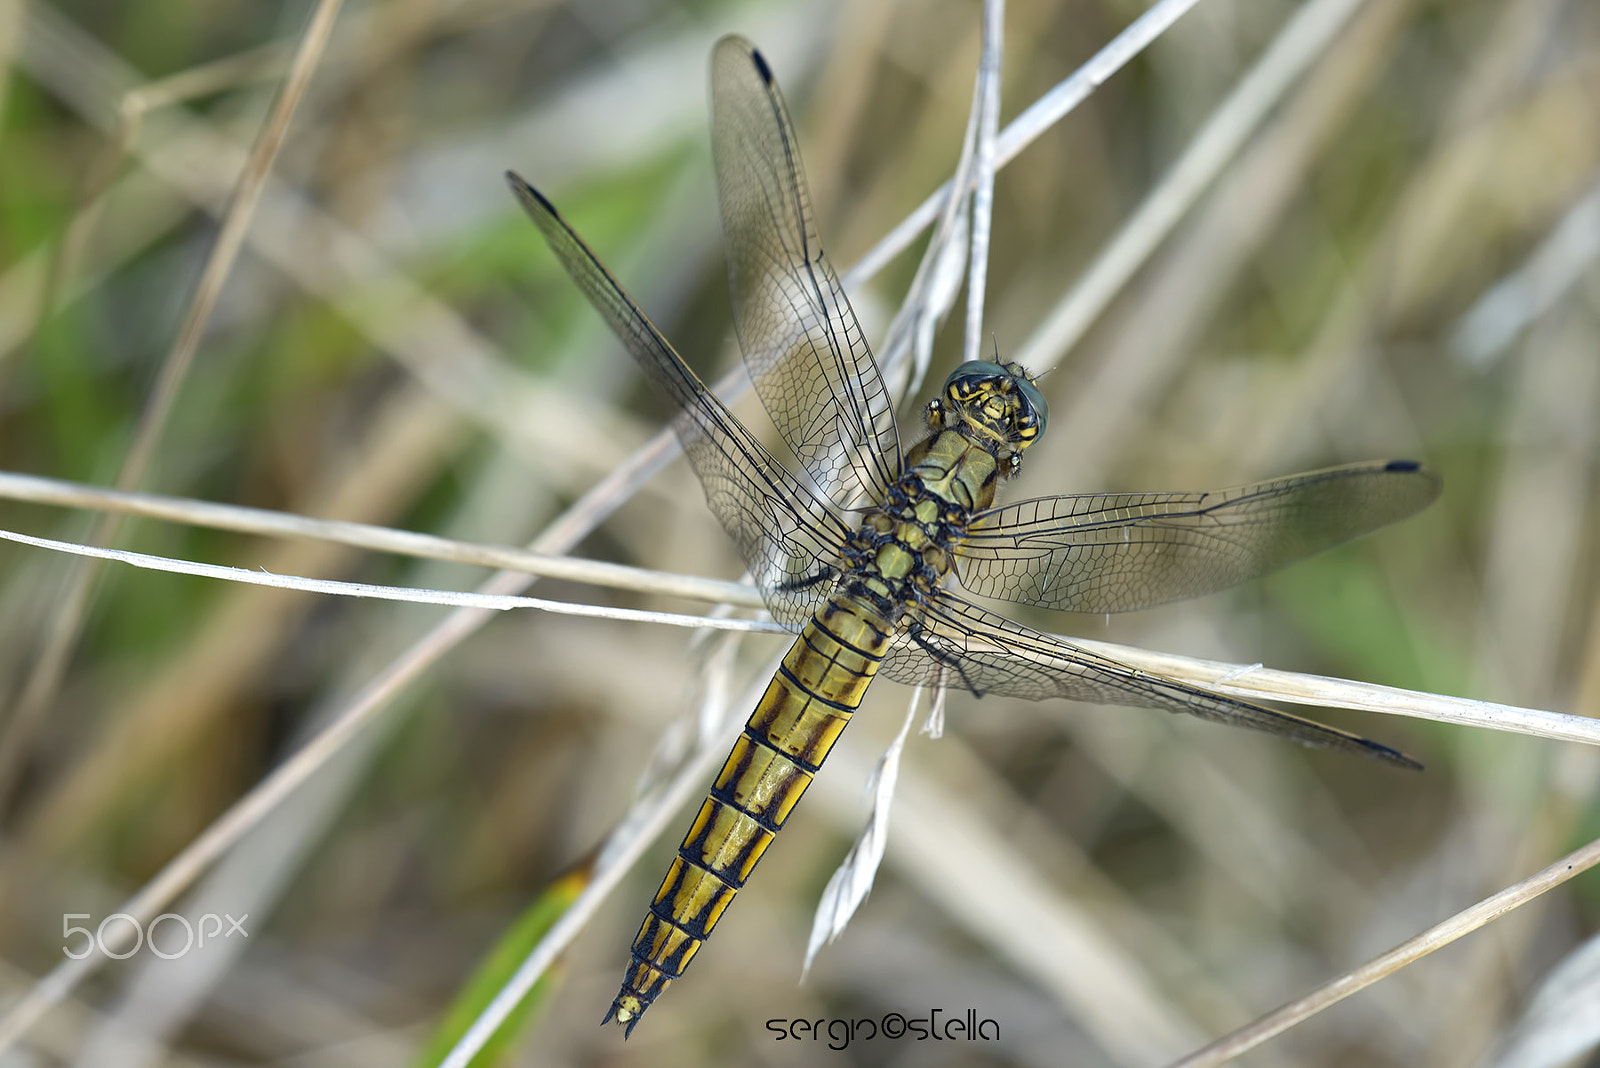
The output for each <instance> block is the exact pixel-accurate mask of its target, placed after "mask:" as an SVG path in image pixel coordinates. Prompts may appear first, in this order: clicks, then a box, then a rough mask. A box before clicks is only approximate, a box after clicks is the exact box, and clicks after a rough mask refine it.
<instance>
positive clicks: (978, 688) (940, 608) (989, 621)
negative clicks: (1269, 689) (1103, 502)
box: [879, 591, 1421, 768]
mask: <svg viewBox="0 0 1600 1068" xmlns="http://www.w3.org/2000/svg"><path fill="white" fill-rule="evenodd" d="M879 674H881V675H885V676H887V677H889V678H891V679H895V680H897V681H899V682H904V683H908V684H910V685H913V686H917V685H925V686H944V687H946V688H949V689H959V690H968V691H970V692H972V693H974V694H976V695H977V696H979V697H983V696H985V695H986V694H991V693H994V694H1001V695H1004V696H1007V697H1024V698H1028V699H1030V700H1041V699H1043V698H1046V697H1064V698H1066V699H1068V700H1069V701H1091V702H1096V703H1103V704H1111V705H1133V706H1136V707H1140V708H1160V709H1165V710H1166V711H1168V712H1186V713H1188V714H1189V715H1191V716H1198V717H1199V718H1201V719H1204V720H1210V721H1211V722H1213V723H1225V724H1228V725H1229V726H1234V727H1249V728H1251V729H1252V730H1258V731H1266V732H1268V733H1270V734H1277V735H1281V736H1283V737H1285V738H1289V739H1292V740H1293V741H1296V742H1299V743H1300V744H1301V745H1308V746H1313V747H1315V748H1318V749H1338V750H1342V751H1344V752H1347V753H1358V754H1360V755H1362V756H1369V757H1374V758H1376V759H1378V760H1383V761H1387V762H1388V763H1391V764H1398V765H1400V766H1402V767H1408V768H1418V767H1420V766H1421V765H1419V764H1417V763H1416V761H1414V760H1412V759H1411V758H1410V757H1407V756H1406V755H1404V754H1403V753H1399V752H1396V751H1395V750H1393V749H1390V748H1389V747H1388V746H1386V745H1380V744H1379V743H1377V742H1374V741H1371V740H1369V739H1367V738H1363V737H1361V736H1360V735H1356V734H1349V733H1346V732H1345V731H1341V730H1336V729H1334V728H1332V727H1325V726H1323V725H1322V724H1320V723H1313V722H1312V721H1311V720H1308V719H1301V718H1300V717H1299V716H1291V715H1290V714H1288V713H1287V712H1279V711H1277V710H1276V709H1272V708H1267V707H1265V706H1263V705H1256V704H1251V703H1250V702H1248V701H1239V700H1236V699H1234V698H1232V697H1224V696H1223V695H1222V694H1219V693H1212V692H1211V691H1209V690H1205V689H1201V688H1200V687H1198V686H1191V685H1189V684H1188V683H1184V682H1179V681H1177V680H1176V679H1169V678H1166V677H1165V676H1162V675H1154V674H1151V673H1150V672H1147V671H1140V670H1138V669H1137V668H1132V667H1129V666H1128V665H1126V664H1122V663H1119V662H1118V661H1115V660H1112V659H1110V658H1109V657H1104V656H1097V655H1096V654H1094V653H1091V652H1089V651H1087V650H1085V649H1080V648H1078V647H1077V646H1075V645H1072V644H1071V643H1069V642H1065V641H1062V640H1061V639H1059V638H1053V637H1051V636H1050V635H1048V634H1041V633H1040V632H1039V631H1036V630H1033V629H1031V628H1029V627H1025V626H1023V625H1021V624H1020V623H1014V622H1012V621H1011V620H1009V619H1005V618H1003V617H1001V616H998V615H995V614H994V613H992V612H987V611H985V610H983V609H982V608H979V607H978V606H977V605H975V604H972V603H971V602H969V601H965V600H963V599H962V598H960V597H957V596H955V595H953V594H949V593H945V592H943V591H941V592H939V593H937V594H936V595H935V596H934V597H933V598H931V599H930V600H929V602H928V603H927V604H926V606H925V608H924V609H923V611H922V615H921V616H920V618H918V620H917V621H916V622H915V623H913V625H912V626H911V627H910V628H909V629H908V630H905V631H902V632H901V633H899V634H898V635H896V637H895V640H894V644H893V645H891V647H890V651H889V654H888V656H887V657H886V658H885V659H884V661H883V666H882V667H881V668H879Z"/></svg>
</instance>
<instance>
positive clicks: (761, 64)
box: [750, 48, 777, 85]
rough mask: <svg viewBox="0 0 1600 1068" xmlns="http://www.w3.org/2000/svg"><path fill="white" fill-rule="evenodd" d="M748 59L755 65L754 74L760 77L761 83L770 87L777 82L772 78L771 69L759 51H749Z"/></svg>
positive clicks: (756, 49)
mask: <svg viewBox="0 0 1600 1068" xmlns="http://www.w3.org/2000/svg"><path fill="white" fill-rule="evenodd" d="M750 59H751V60H752V61H753V62H754V63H755V65H756V73H757V74H759V75H761V80H762V81H764V82H766V83H767V84H768V85H771V84H772V83H773V82H774V81H776V80H777V79H775V78H774V77H773V76H772V68H771V67H769V66H767V57H766V56H764V55H762V54H761V49H759V48H752V49H750Z"/></svg>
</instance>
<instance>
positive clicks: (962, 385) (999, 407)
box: [928, 360, 1050, 473]
mask: <svg viewBox="0 0 1600 1068" xmlns="http://www.w3.org/2000/svg"><path fill="white" fill-rule="evenodd" d="M1049 418H1050V406H1049V405H1048V404H1046V403H1045V399H1044V394H1043V393H1041V392H1039V387H1038V384H1037V383H1035V381H1034V380H1033V379H1032V378H1031V377H1029V375H1028V372H1027V371H1025V370H1023V368H1022V365H1021V364H1019V363H1008V364H999V363H991V362H990V361H988V360H969V361H968V362H966V363H964V364H962V365H961V366H960V367H957V368H956V369H955V371H954V372H952V373H951V375H950V377H949V378H947V379H945V381H944V393H943V395H942V396H940V397H938V398H937V399H935V400H934V401H932V402H931V403H930V404H929V405H928V424H929V425H930V426H931V427H932V428H933V429H934V430H935V431H938V430H947V429H948V430H958V431H960V432H961V433H963V434H965V435H966V436H967V437H969V438H973V439H975V440H977V441H978V442H980V443H982V444H983V445H984V446H985V447H986V448H989V449H990V450H991V451H992V452H993V453H994V454H995V458H996V459H998V460H1000V461H1001V463H1002V464H1005V465H1009V466H1010V467H1011V469H1012V473H1014V472H1015V471H1016V469H1017V468H1019V467H1020V466H1021V463H1022V450H1023V449H1026V448H1027V447H1028V446H1029V445H1032V444H1033V443H1034V442H1035V441H1037V440H1038V439H1039V435H1040V434H1042V433H1044V428H1045V423H1046V422H1048V421H1049Z"/></svg>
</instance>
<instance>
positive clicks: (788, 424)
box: [711, 37, 900, 507]
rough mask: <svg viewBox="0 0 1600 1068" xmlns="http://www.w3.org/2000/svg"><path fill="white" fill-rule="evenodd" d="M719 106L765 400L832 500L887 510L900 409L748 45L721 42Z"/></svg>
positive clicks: (717, 140) (736, 282)
mask: <svg viewBox="0 0 1600 1068" xmlns="http://www.w3.org/2000/svg"><path fill="white" fill-rule="evenodd" d="M711 108H712V120H711V147H712V155H713V157H714V158H715V160H716V167H717V188H718V192H719V197H720V200H721V204H722V229H723V235H724V238H725V243H726V246H727V255H728V279H729V285H730V287H731V289H732V291H733V311H734V323H735V325H736V327H737V329H738V333H739V344H740V346H741V347H742V348H743V350H744V359H745V364H746V365H747V366H748V367H749V369H750V377H751V379H752V380H753V381H754V383H755V387H756V392H757V394H759V395H760V397H761V403H762V404H764V405H765V406H766V409H767V413H768V414H769V415H771V416H772V421H773V422H774V423H775V424H776V425H777V427H778V432H779V433H780V434H782V435H783V439H784V441H786V442H787V443H788V445H789V448H790V449H792V450H793V451H794V454H795V456H796V457H797V458H798V459H799V461H800V463H801V464H802V465H803V466H804V468H805V471H806V474H807V475H808V476H810V478H811V479H812V481H813V482H814V483H815V484H816V486H817V487H818V489H820V490H821V492H822V495H823V496H824V497H826V498H828V499H829V500H830V501H831V502H833V503H834V504H836V505H838V506H840V507H844V506H846V505H848V504H850V503H851V502H852V501H853V500H854V499H855V498H856V496H857V493H858V492H859V491H864V492H865V493H866V495H867V497H868V498H869V499H871V500H875V501H877V500H882V494H883V490H884V489H885V488H886V487H887V486H888V485H889V484H890V483H892V482H893V481H894V480H895V478H896V477H897V476H898V475H899V472H900V440H899V436H898V434H897V432H896V430H895V423H894V405H893V404H892V403H891V401H890V398H889V393H888V390H887V389H885V388H884V384H883V379H882V377H881V376H880V375H879V373H878V366H877V364H876V363H874V362H873V359H872V352H871V350H870V349H868V347H867V342H866V338H865V337H863V336H862V333H861V324H860V323H858V322H857V321H856V315H855V312H854V311H853V310H852V309H851V307H850V301H849V299H848V298H847V297H846V296H845V293H844V288H843V287H842V286H841V285H840V284H839V278H838V275H836V274H835V273H834V270H833V265H832V264H831V263H829V262H828V257H827V254H826V253H824V252H823V251H822V244H821V242H820V240H819V239H818V237H817V227H816V224H815V222H814V221H813V220H812V217H811V196H810V194H809V193H808V192H807V190H806V180H805V174H804V173H803V172H802V170H801V167H800V149H799V146H798V145H797V144H796V143H795V137H794V127H793V125H792V124H791V123H790V121H789V112H788V109H787V108H785V107H784V103H783V96H782V95H781V94H780V93H779V91H778V85H777V82H776V81H774V80H773V77H772V71H771V70H770V69H769V68H768V67H767V63H766V60H765V59H763V58H762V56H761V53H760V52H758V51H756V50H755V48H754V47H753V46H752V45H751V44H750V42H749V41H746V40H745V39H744V38H742V37H724V38H723V39H722V40H721V41H719V42H718V43H717V47H716V51H715V52H714V53H713V55H712V58H711ZM851 473H853V474H854V478H851V477H849V476H850V475H851Z"/></svg>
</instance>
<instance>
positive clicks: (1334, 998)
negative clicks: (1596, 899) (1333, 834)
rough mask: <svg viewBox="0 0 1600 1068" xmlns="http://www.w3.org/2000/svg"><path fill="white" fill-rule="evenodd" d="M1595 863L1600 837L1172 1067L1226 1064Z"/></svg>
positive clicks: (1207, 1067)
mask: <svg viewBox="0 0 1600 1068" xmlns="http://www.w3.org/2000/svg"><path fill="white" fill-rule="evenodd" d="M1596 864H1600V839H1596V840H1595V841H1593V842H1590V843H1589V844H1588V845H1586V846H1584V847H1583V848H1582V849H1578V850H1575V851H1573V852H1571V853H1568V854H1567V855H1566V856H1564V857H1562V858H1561V859H1560V860H1558V861H1556V862H1555V863H1554V864H1551V865H1550V866H1549V867H1547V868H1545V869H1544V870H1542V871H1539V872H1536V873H1534V874H1533V875H1530V876H1529V877H1528V878H1526V879H1524V880H1522V881H1521V882H1519V883H1516V884H1515V885H1513V886H1508V887H1506V888H1505V889H1504V890H1502V891H1500V892H1499V893H1498V894H1494V895H1491V896H1490V897H1486V898H1484V899H1483V900H1482V901H1480V902H1478V903H1477V904H1476V905H1473V906H1472V907H1471V908H1469V909H1463V910H1462V911H1461V912H1458V913H1456V914H1455V915H1454V916H1452V917H1450V918H1449V919H1448V920H1445V921H1444V922H1443V923H1439V924H1436V925H1435V926H1433V927H1430V928H1428V929H1427V930H1426V931H1423V932H1422V933H1421V934H1419V935H1417V936H1416V937H1415V938H1411V939H1407V940H1406V941H1405V942H1402V943H1401V944H1400V945H1398V946H1396V947H1395V948H1394V949H1392V950H1390V951H1389V952H1387V953H1385V954H1383V955H1381V956H1378V957H1374V958H1373V959H1372V960H1370V961H1368V962H1367V963H1365V964H1363V965H1361V966H1360V967H1359V968H1354V969H1352V970H1351V971H1349V972H1346V973H1345V974H1344V975H1342V976H1340V977H1339V978H1337V979H1335V980H1333V981H1332V982H1330V983H1327V984H1326V985H1324V986H1322V987H1320V988H1318V989H1317V990H1314V991H1312V992H1311V993H1310V994H1307V995H1306V996H1305V997H1303V998H1299V999H1298V1000H1295V1001H1292V1002H1290V1003H1289V1004H1287V1005H1285V1006H1283V1007H1282V1008H1280V1009H1276V1010H1274V1011H1273V1012H1270V1013H1268V1014H1267V1015H1265V1016H1263V1017H1261V1019H1259V1020H1257V1021H1256V1022H1255V1023H1252V1024H1250V1025H1249V1026H1248V1027H1242V1028H1240V1029H1239V1030H1237V1031H1235V1032H1233V1033H1232V1034H1231V1035H1227V1036H1225V1037H1223V1038H1220V1039H1218V1040H1217V1041H1215V1042H1213V1043H1211V1044H1210V1045H1208V1046H1206V1047H1205V1048H1203V1049H1199V1050H1196V1051H1195V1052H1193V1053H1191V1054H1189V1055H1188V1056H1187V1057H1184V1058H1182V1059H1181V1060H1177V1061H1174V1062H1173V1063H1172V1065H1171V1068H1211V1066H1212V1065H1218V1064H1226V1063H1227V1062H1228V1061H1231V1060H1233V1059H1234V1058H1235V1057H1237V1056H1239V1055H1240V1054H1242V1053H1246V1052H1248V1051H1250V1050H1252V1049H1254V1048H1255V1047H1257V1046H1259V1045H1261V1044H1262V1043H1263V1042H1265V1041H1267V1040H1268V1039H1270V1038H1275V1037H1277V1036H1278V1035H1281V1034H1283V1033H1284V1032H1285V1031H1287V1030H1289V1029H1290V1028H1291V1027H1294V1026H1295V1025H1296V1024H1299V1023H1301V1022H1303V1021H1305V1020H1307V1019H1309V1018H1311V1017H1312V1016H1315V1015H1316V1014H1317V1013H1319V1012H1321V1011H1323V1010H1324V1009H1326V1008H1329V1007H1330V1006H1333V1005H1336V1004H1338V1003H1339V1002H1341V1001H1343V1000H1344V999H1345V998H1347V997H1349V996H1350V995H1351V994H1354V993H1357V992H1358V991H1361V990H1365V989H1366V988H1367V987H1369V986H1371V985H1372V984H1373V983H1376V982H1377V981H1378V980H1380V979H1383V978H1386V977H1388V976H1390V975H1393V974H1394V973H1395V972H1397V971H1399V970H1400V969H1401V968H1404V967H1405V966H1406V965H1408V964H1414V963H1416V962H1417V961H1419V960H1421V959H1422V958H1423V957H1426V956H1427V955H1428V954H1430V953H1432V952H1433V951H1434V950H1436V949H1441V948H1443V947H1444V946H1447V945H1449V944H1450V943H1451V942H1454V941H1455V940H1456V939H1458V938H1461V937H1462V936H1464V935H1468V934H1471V933H1472V932H1473V931H1476V930H1477V929H1478V928H1480V927H1482V926H1484V925H1485V924H1487V923H1490V922H1492V921H1494V920H1497V919H1499V918H1500V917H1502V916H1504V915H1506V914H1507V913H1509V912H1511V911H1512V910H1514V909H1517V908H1520V907H1522V906H1523V905H1526V904H1527V903H1528V902H1530V901H1532V900H1534V899H1535V898H1537V897H1539V896H1540V895H1541V894H1544V893H1545V892H1546V891H1549V890H1552V889H1554V888H1555V887H1557V886H1560V885H1561V884H1562V883H1564V882H1566V881H1567V880H1568V879H1571V878H1573V877H1574V876H1576V875H1581V874H1582V873H1583V872H1586V871H1588V870H1589V869H1590V868H1592V867H1594V866H1595V865H1596Z"/></svg>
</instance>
